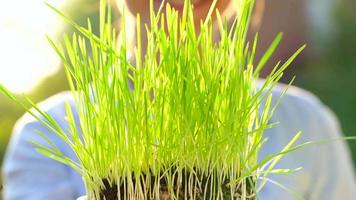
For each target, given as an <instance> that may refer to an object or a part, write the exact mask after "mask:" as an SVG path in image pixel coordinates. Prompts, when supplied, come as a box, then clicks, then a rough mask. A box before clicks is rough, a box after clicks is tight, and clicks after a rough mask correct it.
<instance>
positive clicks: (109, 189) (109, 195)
mask: <svg viewBox="0 0 356 200" xmlns="http://www.w3.org/2000/svg"><path fill="white" fill-rule="evenodd" d="M198 176H199V175H198ZM188 177H189V173H186V172H185V171H183V178H184V179H187V178H188ZM200 177H201V178H202V179H200V180H201V183H202V185H203V186H205V185H206V184H208V185H207V187H208V188H212V187H211V186H210V183H208V182H207V177H204V176H203V177H202V176H200ZM144 179H145V177H144ZM150 180H151V185H154V182H155V177H153V176H151V177H150ZM174 180H177V178H174ZM102 181H103V184H104V186H105V188H103V189H102V190H101V194H100V200H118V194H119V195H120V199H122V200H123V199H124V194H125V193H127V191H126V189H125V187H124V186H123V184H121V185H119V187H118V185H117V184H115V183H114V184H109V182H108V180H107V179H102ZM135 181H136V180H132V182H133V183H134V184H135ZM141 181H142V180H141ZM196 182H200V181H199V180H193V183H196ZM228 182H229V180H226V181H225V183H224V184H223V186H222V189H223V191H226V192H225V194H226V195H224V199H231V194H230V187H229V186H228V185H227V183H228ZM247 182H249V181H247ZM253 184H254V183H250V184H248V185H247V193H248V194H253V193H254V192H253V188H254V187H252V186H253ZM167 185H168V184H167V180H165V179H164V178H161V179H160V188H159V190H160V199H159V200H170V195H169V191H168V187H167ZM194 185H195V184H194ZM178 187H179V188H180V190H179V197H178V200H186V199H185V198H184V194H185V193H186V191H185V188H186V187H185V181H182V183H181V184H180V185H178V183H177V181H175V183H174V190H177V189H178ZM203 188H204V187H203ZM118 190H120V191H118ZM216 190H217V187H215V188H212V191H213V192H214V191H216ZM210 191H211V190H210ZM151 192H152V191H148V193H149V194H148V195H147V197H146V198H145V200H153V199H152V198H150V194H151ZM195 193H196V198H195V199H196V200H204V197H203V191H202V189H201V188H199V187H196V188H195ZM238 193H239V194H241V190H238ZM239 194H236V195H237V196H238V195H239ZM210 195H211V194H210V192H207V196H210ZM236 198H237V197H236V196H235V197H234V199H236ZM192 199H193V198H192ZM255 199H256V197H255V196H254V197H252V198H248V199H246V200H255Z"/></svg>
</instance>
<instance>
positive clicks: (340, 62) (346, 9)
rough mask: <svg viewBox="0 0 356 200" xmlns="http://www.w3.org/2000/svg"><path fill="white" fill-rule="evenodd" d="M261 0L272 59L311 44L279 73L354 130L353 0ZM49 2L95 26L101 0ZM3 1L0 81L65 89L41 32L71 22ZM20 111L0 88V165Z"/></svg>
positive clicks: (34, 4) (39, 90) (36, 94)
mask: <svg viewBox="0 0 356 200" xmlns="http://www.w3.org/2000/svg"><path fill="white" fill-rule="evenodd" d="M258 1H260V2H261V3H258V5H257V7H256V12H255V18H254V20H253V21H252V32H254V31H258V32H260V36H261V41H260V50H261V51H260V55H261V52H263V51H264V50H265V48H266V47H267V45H268V44H269V43H270V42H271V41H272V40H273V37H274V36H275V35H276V34H277V33H278V32H280V31H282V32H285V37H284V40H283V41H282V44H281V46H280V47H279V49H278V51H277V52H276V55H275V57H274V58H273V61H271V63H269V65H270V66H272V64H273V63H275V62H276V61H277V60H285V59H286V58H287V57H288V56H290V55H291V54H292V53H293V52H294V51H295V50H296V49H297V48H298V47H300V46H301V45H303V44H304V43H307V44H308V49H307V50H306V51H305V52H304V53H303V55H302V56H300V57H299V58H298V60H297V61H296V62H295V63H294V64H293V66H291V67H290V68H289V70H288V71H287V74H286V76H285V77H284V81H285V82H288V81H289V80H290V79H291V78H292V77H293V76H296V81H295V82H294V85H297V86H299V87H302V88H304V89H307V90H309V91H311V92H312V93H314V94H315V95H317V96H318V97H319V98H320V99H321V101H322V102H324V103H325V104H326V105H328V106H329V107H330V108H331V109H332V110H333V111H334V112H335V113H336V115H337V116H338V118H339V121H340V123H341V125H342V129H343V131H344V133H345V135H346V136H356V12H355V10H356V1H354V0H339V1H335V0H268V1H267V2H264V1H263V0H258ZM47 2H49V3H50V4H52V5H54V6H56V7H57V8H60V9H61V10H63V11H64V12H65V14H67V15H68V16H70V17H72V18H73V19H74V20H75V21H76V22H77V23H79V24H80V25H84V26H85V24H86V19H87V17H90V18H91V20H92V22H93V24H94V26H95V27H96V28H94V30H97V25H98V7H99V4H98V3H99V1H98V0H70V1H69V0H48V1H47ZM0 3H1V6H0V83H2V84H4V85H5V86H6V87H8V88H9V89H11V90H12V91H13V92H14V93H16V94H18V95H19V96H21V95H22V94H26V95H27V96H29V97H30V98H31V99H33V100H34V101H35V102H39V101H42V100H44V99H46V98H48V97H49V96H51V95H53V94H55V93H58V92H60V91H63V90H67V89H68V85H67V84H66V83H67V82H66V77H65V74H64V71H63V67H62V65H61V63H60V61H59V59H58V57H57V56H56V54H55V53H54V51H53V50H52V49H51V47H50V46H49V44H48V42H47V40H46V35H48V36H50V37H51V38H54V39H56V40H58V41H60V40H61V34H62V33H63V32H64V31H65V32H67V33H69V34H70V33H71V32H72V31H73V30H72V29H71V28H70V27H68V26H67V25H66V24H64V23H63V21H62V20H61V19H60V18H58V17H57V16H56V14H54V12H52V11H51V10H50V9H49V8H48V7H46V6H45V5H44V4H43V1H42V0H17V1H7V0H0ZM116 17H117V16H116ZM269 69H270V68H266V70H265V72H264V74H267V73H268V70H269ZM24 112H25V111H24V110H23V109H21V108H20V107H19V106H17V105H15V104H14V103H13V102H11V101H10V100H9V99H7V98H6V97H4V96H3V95H1V94H0V166H1V165H2V160H3V156H4V153H5V150H6V146H7V144H8V142H9V139H10V136H11V132H12V128H13V126H14V124H15V122H16V120H17V119H18V118H19V117H21V116H22V115H23V114H24ZM349 147H350V150H351V152H352V156H353V160H354V163H356V141H349ZM0 183H1V176H0ZM0 199H1V194H0Z"/></svg>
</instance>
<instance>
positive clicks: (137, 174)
mask: <svg viewBox="0 0 356 200" xmlns="http://www.w3.org/2000/svg"><path fill="white" fill-rule="evenodd" d="M214 2H215V3H216V0H215V1H214ZM236 3H238V11H237V13H238V15H237V16H236V18H235V20H234V23H233V25H232V27H228V24H227V22H226V21H225V20H224V19H223V18H222V17H221V16H220V14H219V12H214V7H213V6H212V8H211V10H210V12H209V16H208V17H207V18H206V20H204V21H202V22H201V23H200V32H197V31H196V29H195V23H194V19H193V7H192V5H191V4H190V1H189V0H186V1H185V5H184V9H183V14H182V16H181V17H179V16H178V12H177V11H176V10H174V9H173V8H171V7H170V6H169V5H167V6H166V7H164V6H162V7H161V8H162V9H165V12H162V11H163V10H160V11H159V12H158V13H155V12H154V9H153V1H152V0H151V9H150V10H151V12H150V18H151V19H150V24H146V26H145V27H146V30H141V19H140V16H137V29H136V31H137V41H136V46H135V48H134V50H133V51H132V50H131V49H129V47H128V45H127V41H126V38H127V37H126V35H127V34H132V33H127V32H126V27H127V25H126V24H125V23H124V22H125V19H124V18H125V15H123V17H122V18H123V19H122V20H123V21H122V22H123V25H122V26H121V28H122V30H121V34H120V36H119V38H118V40H117V37H116V34H115V33H116V31H115V30H114V28H113V27H112V22H111V9H110V6H107V4H106V1H105V0H101V2H100V4H101V9H100V35H99V36H97V35H95V34H93V30H92V28H91V23H90V20H88V27H81V26H78V25H77V24H75V23H74V22H73V21H72V20H71V19H69V18H67V17H66V16H64V15H63V14H62V13H61V12H60V11H59V10H57V9H56V8H54V7H52V6H50V5H48V6H49V7H50V8H52V9H53V10H54V11H55V12H57V13H58V14H59V15H61V16H62V17H63V19H65V21H67V22H68V23H69V24H71V25H72V26H73V27H75V28H76V29H77V31H78V34H77V33H75V34H73V35H72V36H71V37H69V36H67V35H65V36H64V41H65V42H64V46H62V45H61V44H56V43H55V42H53V41H52V40H51V39H50V38H49V42H50V44H51V45H52V46H53V48H54V50H55V51H56V52H57V53H58V55H59V56H60V58H61V59H62V61H63V63H64V65H65V69H66V73H67V78H68V82H69V85H70V88H71V90H72V93H73V96H74V98H75V104H76V109H77V112H78V114H79V118H80V123H79V124H77V123H76V122H75V120H74V117H73V110H72V109H71V108H70V106H69V104H67V105H66V111H67V122H68V124H69V125H70V129H69V130H62V129H61V128H60V126H59V125H58V124H57V123H56V122H55V121H54V120H53V119H52V118H51V116H50V115H49V114H47V113H45V112H43V111H42V110H41V109H39V108H38V107H37V106H36V105H35V104H34V103H33V102H31V100H29V99H27V101H26V102H25V103H24V102H20V101H17V99H16V98H15V97H14V96H13V95H12V94H11V93H10V92H8V90H6V88H4V87H3V86H1V85H0V90H1V91H2V92H3V93H5V94H6V95H7V96H9V97H10V98H12V99H13V100H15V101H17V102H18V103H20V104H21V105H22V106H24V107H25V108H27V109H29V108H30V107H34V109H29V112H30V114H32V115H33V116H34V117H35V118H36V119H38V120H39V121H40V122H41V123H43V124H44V125H45V126H47V127H48V128H50V130H51V131H53V133H54V134H57V135H58V136H59V137H60V138H61V139H62V140H64V141H65V142H66V143H67V144H68V145H69V146H70V147H71V148H72V149H73V151H74V152H75V154H76V156H77V157H78V159H79V163H77V162H75V161H73V160H71V159H70V158H68V157H66V156H64V155H63V154H62V152H60V151H59V150H58V148H57V147H56V146H55V145H54V143H53V142H52V141H50V140H48V139H47V136H46V135H44V134H42V133H38V134H40V135H41V136H42V137H43V138H45V139H46V141H47V142H48V145H49V147H47V146H44V145H43V144H39V143H35V142H33V143H34V144H35V145H36V146H37V151H39V152H40V153H42V154H44V155H46V156H49V157H51V158H53V159H55V160H57V161H59V162H61V163H64V164H66V165H68V166H70V167H72V168H73V169H74V170H76V171H77V172H78V173H79V174H80V175H81V176H82V177H83V180H84V182H85V186H86V189H87V193H88V198H89V199H104V197H105V198H106V199H109V197H108V196H105V195H106V192H105V191H107V190H110V189H111V190H113V191H116V193H117V194H116V197H115V198H118V199H151V198H152V199H162V196H163V195H168V197H167V198H169V199H182V198H183V199H255V198H256V193H257V192H258V191H259V190H260V189H261V188H262V187H263V185H264V184H265V181H262V182H261V183H260V184H259V185H257V180H258V179H262V180H267V175H268V174H271V173H279V174H285V173H289V172H292V171H294V169H274V167H275V165H276V163H277V162H278V161H279V160H280V159H281V157H282V156H284V155H285V154H286V153H288V152H290V151H292V150H293V144H294V142H295V141H296V140H297V139H298V138H299V136H300V133H298V134H297V135H296V136H295V138H294V139H293V140H292V141H291V142H290V143H289V144H286V147H285V148H284V149H283V150H282V151H281V152H280V153H278V154H276V155H270V156H268V157H266V158H264V159H262V161H258V154H259V150H260V149H261V146H262V145H263V143H264V141H265V140H266V138H264V137H263V132H264V131H265V130H266V129H268V128H272V127H273V124H270V123H269V119H270V118H271V116H272V115H273V112H274V110H275V108H276V106H277V105H272V94H271V91H272V89H273V87H274V86H275V85H276V84H277V82H278V81H279V80H280V78H281V77H282V76H283V71H284V70H285V69H286V68H287V67H288V66H289V64H290V63H291V62H292V61H293V59H294V58H295V57H296V56H297V55H298V54H299V53H300V52H301V51H302V50H303V48H304V47H302V48H301V49H299V50H298V51H297V52H296V53H295V54H294V55H293V56H292V57H291V58H290V59H289V60H288V61H286V63H284V64H282V65H280V63H278V64H277V65H276V67H275V68H274V70H273V72H272V73H271V74H270V75H269V76H268V77H267V78H266V80H265V83H264V85H263V86H262V87H261V88H257V87H256V86H255V82H256V80H257V79H258V78H259V72H260V70H261V69H262V68H263V65H264V64H265V63H266V62H267V60H268V59H269V58H270V56H271V55H272V53H273V51H274V50H275V48H276V47H277V45H278V43H279V42H280V40H281V38H282V34H280V35H278V36H277V38H276V39H275V41H274V42H272V44H271V47H270V48H269V50H268V51H267V52H266V54H265V56H264V57H263V58H262V59H261V61H260V62H259V63H258V64H257V66H256V67H254V65H253V63H254V55H255V50H256V44H257V41H258V36H257V35H256V37H255V40H254V41H253V43H252V45H249V43H247V42H246V34H247V30H248V26H249V22H250V17H251V12H252V9H253V6H254V0H236ZM213 14H216V16H217V18H216V19H217V21H216V23H217V27H218V28H219V30H218V31H219V35H220V38H221V39H220V40H219V41H218V42H214V41H213V21H212V15H213ZM143 31H145V32H146V34H144V35H146V36H147V41H148V42H147V50H146V51H145V52H143V51H142V45H143V44H142V41H141V35H142V33H143ZM118 44H119V45H118ZM129 53H133V55H134V58H129V57H128V55H129ZM130 59H134V60H135V65H133V63H130V62H129V60H130ZM114 188H116V190H115V189H114ZM162 192H166V193H165V194H163V193H162Z"/></svg>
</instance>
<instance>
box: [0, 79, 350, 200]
mask: <svg viewBox="0 0 356 200" xmlns="http://www.w3.org/2000/svg"><path fill="white" fill-rule="evenodd" d="M284 89H285V86H284V85H281V84H280V85H278V86H277V87H276V88H274V90H273V95H274V97H273V98H274V102H276V101H277V100H278V98H279V97H280V95H281V94H282V92H283V91H284ZM66 101H68V102H69V103H70V104H71V105H72V108H73V109H74V108H75V107H74V102H73V99H72V96H71V93H70V92H63V93H60V94H57V95H55V96H53V97H51V98H49V99H48V100H46V101H44V102H43V103H41V104H40V107H41V108H42V109H44V110H45V111H47V112H48V113H49V114H50V115H51V116H52V117H53V118H54V119H55V120H56V121H57V122H58V123H59V124H60V125H61V126H62V128H66V127H68V124H67V123H66V120H65V119H64V117H65V114H66V113H65V108H64V102H66ZM74 115H75V117H76V119H77V122H78V121H79V119H78V116H77V113H76V112H74ZM272 121H279V122H280V124H279V125H277V126H276V127H275V128H272V129H269V130H267V131H266V132H265V137H268V138H269V139H268V141H267V143H266V144H265V145H264V147H263V148H262V150H261V155H260V158H263V157H265V156H266V155H269V154H272V153H277V152H279V151H281V149H282V148H283V147H284V145H286V144H287V143H288V142H289V141H290V140H291V139H292V138H293V136H294V135H295V134H296V133H297V132H298V131H302V132H303V135H302V137H301V138H300V139H299V143H303V142H307V141H315V140H320V139H323V138H335V137H342V133H341V130H340V127H339V124H338V122H337V119H336V118H335V116H334V114H333V113H332V112H331V111H330V110H329V109H328V108H327V107H325V106H324V105H323V104H322V103H321V102H320V101H319V100H318V99H317V98H316V97H315V96H313V95H312V94H310V93H308V92H306V91H304V90H301V89H299V88H296V87H291V88H290V89H289V91H288V93H287V94H286V95H285V97H284V98H283V99H282V101H281V103H280V105H279V106H278V108H277V110H276V111H275V114H274V117H273V119H272ZM36 130H38V131H41V132H42V133H44V134H46V135H47V136H48V137H49V138H50V139H51V140H52V141H53V142H54V143H55V144H56V145H57V146H58V147H59V149H60V150H62V152H63V153H64V154H65V155H67V156H69V157H70V158H73V159H75V158H76V157H75V155H74V153H73V151H72V150H71V149H70V148H69V146H68V145H67V144H65V143H64V142H63V141H62V140H60V139H59V138H58V137H57V136H56V135H55V134H54V133H51V132H50V131H49V130H48V129H47V128H45V127H44V126H42V125H41V124H40V123H39V122H38V121H36V120H35V119H34V118H32V117H31V116H29V115H28V114H26V115H25V116H24V117H22V119H20V120H19V122H18V123H17V124H16V126H15V129H14V133H13V135H12V139H11V141H10V143H9V146H8V149H7V154H6V156H5V160H4V166H3V179H4V180H3V181H4V188H3V189H4V200H75V199H76V198H78V197H79V196H82V195H84V194H85V188H84V184H83V181H82V179H81V177H80V176H79V175H78V174H77V173H76V172H75V171H74V170H72V169H71V168H69V167H67V166H65V165H63V164H60V163H58V162H56V161H54V160H51V159H50V158H47V157H45V156H43V155H42V154H40V153H38V152H36V151H35V149H34V146H33V145H32V144H31V143H30V142H29V141H36V142H38V143H43V144H45V141H43V139H42V138H40V137H39V136H38V135H37V134H36V133H35V131H36ZM276 167H277V168H289V169H294V168H298V167H303V169H302V170H301V171H298V172H296V173H293V174H289V175H270V176H269V178H270V179H272V180H274V181H277V182H279V183H280V184H282V185H284V186H285V187H287V188H289V189H290V190H293V191H295V192H296V193H297V194H299V195H300V196H302V197H304V198H305V199H307V200H309V199H310V200H313V199H315V200H352V199H356V184H355V176H354V171H353V166H352V163H351V160H350V154H349V151H348V149H347V146H346V144H345V142H344V141H338V142H330V143H327V144H323V145H315V146H311V147H305V148H303V149H301V150H299V151H296V152H293V153H290V154H287V155H286V156H285V157H284V158H283V159H282V160H281V161H280V163H279V164H278V165H277V166H276ZM258 195H259V199H261V200H279V199H281V200H289V199H296V197H295V196H293V194H290V193H288V192H287V191H285V190H283V189H281V188H280V187H278V186H276V185H274V184H272V183H267V184H266V186H265V187H264V188H263V189H262V191H261V192H259V194H258Z"/></svg>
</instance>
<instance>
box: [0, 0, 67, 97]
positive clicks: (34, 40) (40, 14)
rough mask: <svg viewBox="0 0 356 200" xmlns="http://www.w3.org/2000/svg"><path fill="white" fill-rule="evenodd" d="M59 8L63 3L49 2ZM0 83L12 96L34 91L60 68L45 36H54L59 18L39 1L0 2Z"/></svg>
mask: <svg viewBox="0 0 356 200" xmlns="http://www.w3.org/2000/svg"><path fill="white" fill-rule="evenodd" d="M47 2H48V3H50V4H51V5H54V6H56V7H59V8H60V7H61V6H62V5H63V4H64V3H63V2H64V1H63V0H60V1H58V0H49V1H47ZM0 3H1V7H0V44H1V45H0V83H1V84H3V85H4V86H5V87H7V88H8V89H10V90H11V91H13V92H15V93H23V92H27V91H30V90H31V89H34V87H35V86H37V84H38V83H39V82H40V81H41V80H43V79H44V78H45V77H46V76H48V75H51V74H53V73H55V72H56V71H57V70H58V69H59V66H60V61H59V58H58V56H57V55H56V54H55V52H54V51H53V50H52V48H51V47H50V45H49V44H48V41H47V39H46V35H49V36H54V35H55V34H56V33H57V32H58V31H60V29H61V26H63V24H62V22H61V19H60V18H59V17H58V16H57V15H56V14H55V13H54V12H53V11H52V10H50V9H49V8H48V7H47V6H46V5H45V4H44V3H43V1H42V0H19V1H9V0H0Z"/></svg>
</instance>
